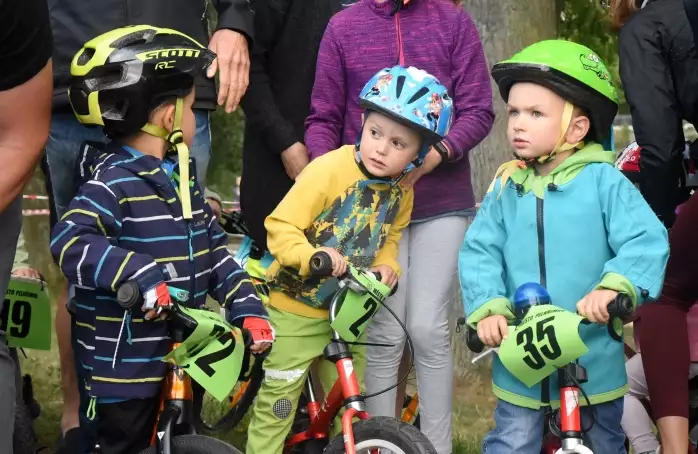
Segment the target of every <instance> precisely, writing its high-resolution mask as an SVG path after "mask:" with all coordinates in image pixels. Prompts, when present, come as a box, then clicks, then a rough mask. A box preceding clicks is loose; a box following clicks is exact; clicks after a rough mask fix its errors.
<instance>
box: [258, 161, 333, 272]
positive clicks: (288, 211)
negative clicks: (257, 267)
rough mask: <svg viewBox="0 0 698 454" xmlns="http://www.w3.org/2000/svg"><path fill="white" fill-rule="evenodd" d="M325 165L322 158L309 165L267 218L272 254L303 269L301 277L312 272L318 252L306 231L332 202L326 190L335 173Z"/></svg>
mask: <svg viewBox="0 0 698 454" xmlns="http://www.w3.org/2000/svg"><path fill="white" fill-rule="evenodd" d="M322 164H323V162H322V160H317V161H313V162H311V163H310V164H308V166H307V167H306V168H305V169H303V172H301V174H300V175H298V178H296V182H295V183H294V184H293V186H292V187H291V190H290V191H288V193H287V194H286V196H285V197H284V198H283V200H281V202H280V203H279V205H277V207H276V208H275V209H274V211H273V212H272V213H271V214H270V215H269V216H268V217H267V219H266V220H265V221H264V227H265V228H266V230H267V247H268V248H269V252H270V253H271V255H273V256H274V258H275V259H276V260H277V261H278V262H279V265H281V266H284V267H290V268H295V269H297V270H299V271H300V275H301V276H308V275H309V274H310V264H309V261H310V257H312V255H313V254H314V253H315V251H316V249H315V248H314V247H313V246H312V245H311V244H310V242H308V239H307V238H306V236H305V230H306V229H307V228H308V227H310V224H312V223H313V221H314V220H315V219H316V218H317V217H318V216H319V215H320V213H322V211H323V210H324V209H325V207H326V206H327V205H328V196H327V194H326V192H327V188H328V187H329V183H330V181H329V180H330V178H331V177H330V173H331V172H330V171H329V169H327V167H326V166H323V165H322Z"/></svg>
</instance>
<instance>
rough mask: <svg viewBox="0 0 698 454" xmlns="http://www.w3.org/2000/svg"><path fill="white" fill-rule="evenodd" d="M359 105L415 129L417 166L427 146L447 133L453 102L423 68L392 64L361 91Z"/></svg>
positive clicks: (441, 86) (425, 152) (443, 88)
mask: <svg viewBox="0 0 698 454" xmlns="http://www.w3.org/2000/svg"><path fill="white" fill-rule="evenodd" d="M359 104H360V105H361V107H363V108H364V109H366V110H372V111H376V112H380V113H382V114H383V115H386V116H388V117H390V118H392V119H393V120H395V121H397V122H399V123H402V124H404V125H405V126H407V127H409V128H411V129H413V130H415V131H417V132H418V133H419V134H420V135H421V136H422V137H423V138H424V140H423V144H422V148H421V149H420V151H419V154H418V155H417V162H416V164H417V165H420V164H421V163H422V161H424V157H425V156H426V155H427V153H428V152H429V147H431V146H432V145H434V144H435V143H437V142H439V141H441V139H443V138H444V136H445V135H446V134H447V133H448V130H449V128H450V127H451V122H452V119H453V101H452V100H451V97H450V96H449V95H448V92H447V91H446V87H444V86H443V85H441V83H440V82H439V81H438V79H437V78H436V77H434V76H432V75H431V74H429V73H428V72H426V71H422V70H421V69H417V68H414V67H412V66H410V67H409V68H404V67H402V66H393V67H392V68H385V69H382V70H381V71H379V72H378V73H377V74H376V75H375V76H373V77H372V78H371V80H369V81H368V83H367V84H366V86H364V89H363V90H361V95H360V101H359Z"/></svg>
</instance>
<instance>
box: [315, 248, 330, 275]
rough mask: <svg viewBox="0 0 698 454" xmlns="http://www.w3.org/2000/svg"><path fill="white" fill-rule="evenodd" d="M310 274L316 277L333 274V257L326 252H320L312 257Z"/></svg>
mask: <svg viewBox="0 0 698 454" xmlns="http://www.w3.org/2000/svg"><path fill="white" fill-rule="evenodd" d="M310 272H311V273H312V274H314V275H316V276H329V275H331V274H332V257H330V254H328V253H327V252H324V251H318V252H316V253H315V254H313V256H312V257H310Z"/></svg>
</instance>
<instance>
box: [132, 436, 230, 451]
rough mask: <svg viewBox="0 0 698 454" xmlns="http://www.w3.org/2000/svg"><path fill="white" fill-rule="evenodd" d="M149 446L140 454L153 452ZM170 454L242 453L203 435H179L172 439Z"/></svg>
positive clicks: (153, 447)
mask: <svg viewBox="0 0 698 454" xmlns="http://www.w3.org/2000/svg"><path fill="white" fill-rule="evenodd" d="M155 453H156V447H155V446H151V447H149V448H148V449H146V450H143V451H141V452H140V454H155ZM172 454H242V453H241V452H240V451H238V450H237V449H235V448H234V447H233V446H231V445H229V444H228V443H225V442H223V441H221V440H218V439H217V438H211V437H207V436H205V435H180V436H178V437H174V438H173V439H172Z"/></svg>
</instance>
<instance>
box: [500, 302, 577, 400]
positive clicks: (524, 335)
mask: <svg viewBox="0 0 698 454" xmlns="http://www.w3.org/2000/svg"><path fill="white" fill-rule="evenodd" d="M581 321H582V317H580V316H579V315H577V314H574V313H572V312H569V311H566V310H564V309H562V308H559V307H555V306H550V305H540V306H533V307H531V309H530V310H529V311H528V314H527V315H526V318H524V319H523V320H522V321H521V323H520V324H519V325H518V326H516V327H513V326H510V327H509V336H508V337H507V339H506V340H504V341H503V342H502V345H501V346H500V347H499V352H498V354H499V359H500V360H501V361H502V364H504V367H506V368H507V370H508V371H509V372H511V374H512V375H514V376H515V377H516V378H518V379H519V380H521V382H523V383H524V384H525V385H526V386H528V387H531V386H533V385H535V384H536V383H538V382H540V381H541V380H543V379H544V378H545V377H547V376H548V375H550V374H551V373H552V372H554V371H555V370H556V369H557V368H559V367H563V366H565V365H566V364H569V363H570V362H572V361H574V360H576V359H577V358H579V357H580V356H582V355H583V354H585V353H586V352H587V351H588V350H587V347H586V345H584V342H583V341H582V338H581V337H580V336H579V323H580V322H581Z"/></svg>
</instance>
